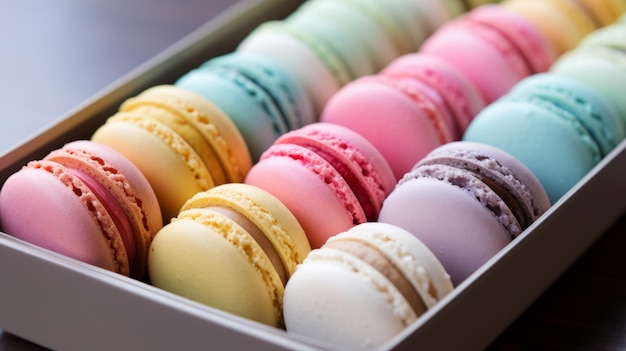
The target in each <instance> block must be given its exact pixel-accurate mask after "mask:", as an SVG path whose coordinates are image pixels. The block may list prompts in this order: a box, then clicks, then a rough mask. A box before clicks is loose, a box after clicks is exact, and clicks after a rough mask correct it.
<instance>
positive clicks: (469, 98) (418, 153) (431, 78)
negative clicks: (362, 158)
mask: <svg viewBox="0 0 626 351" xmlns="http://www.w3.org/2000/svg"><path fill="white" fill-rule="evenodd" d="M484 106H485V103H484V100H483V99H482V96H481V95H480V92H479V91H478V90H477V88H476V87H474V85H472V83H470V82H469V81H468V80H467V79H466V78H465V76H464V75H463V74H462V73H461V72H459V71H458V70H457V69H456V68H455V67H454V66H452V65H450V64H448V63H446V62H445V61H443V60H440V59H437V58H433V57H430V56H426V55H423V54H408V55H404V56H401V57H399V58H397V59H396V60H394V61H393V62H392V63H391V64H390V65H389V66H388V67H387V68H385V69H384V70H383V71H382V72H381V73H380V74H378V75H376V76H368V77H363V78H361V79H358V80H355V81H353V82H352V83H350V84H348V85H346V86H345V87H344V88H343V89H342V90H340V91H339V92H338V93H337V94H335V95H334V96H333V98H331V99H330V101H329V102H328V104H327V105H326V107H325V109H324V111H323V113H322V116H321V120H322V122H328V123H334V124H339V125H343V126H345V127H348V128H350V129H352V130H354V131H356V132H357V133H359V134H361V135H362V136H364V137H365V138H366V139H367V140H368V141H369V142H371V143H372V144H373V145H374V146H375V147H376V148H377V149H378V150H379V151H380V153H381V154H382V155H383V157H385V159H386V160H387V162H389V164H390V166H391V168H392V169H393V172H394V175H395V176H396V179H400V178H402V176H403V175H404V173H406V172H408V171H409V170H410V169H411V168H412V167H413V166H414V165H415V163H417V162H418V161H419V160H420V159H422V158H423V157H424V156H425V155H426V154H427V153H429V152H430V151H431V150H433V149H434V148H436V147H438V146H440V145H442V144H445V143H448V142H451V141H454V140H459V139H460V136H461V133H462V131H463V130H464V129H465V128H466V126H467V125H468V124H469V122H470V121H471V119H472V118H473V117H474V116H475V115H476V114H477V113H478V111H480V109H482V108H483V107H484Z"/></svg>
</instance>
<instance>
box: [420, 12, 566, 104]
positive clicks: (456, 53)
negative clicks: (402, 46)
mask: <svg viewBox="0 0 626 351" xmlns="http://www.w3.org/2000/svg"><path fill="white" fill-rule="evenodd" d="M421 52H423V53H426V54H428V55H433V56H435V57H438V58H440V59H442V60H445V61H447V62H449V63H451V64H452V65H454V66H455V67H457V68H458V69H459V70H460V71H462V72H463V74H465V75H466V76H467V77H468V78H469V79H470V80H471V81H472V82H473V83H474V84H475V85H476V86H477V87H478V89H479V90H480V91H481V93H482V94H483V97H484V98H485V101H486V102H487V103H491V102H493V101H495V100H496V99H497V98H499V97H500V96H502V95H504V93H506V92H507V91H508V90H509V89H511V87H512V86H513V85H514V84H515V83H517V82H518V81H519V80H521V79H522V78H524V77H527V76H529V75H531V74H534V73H539V72H545V71H547V70H548V68H549V67H550V65H551V64H552V62H554V60H555V59H556V55H557V52H556V49H555V48H554V47H553V46H552V45H551V43H550V42H549V41H548V39H547V38H546V37H545V35H544V34H543V33H542V32H541V31H539V29H538V28H537V27H536V26H535V25H534V24H533V23H532V22H531V21H529V20H528V19H527V18H525V17H523V16H521V15H519V14H518V13H516V12H514V11H512V10H510V9H509V8H507V7H504V6H501V5H497V4H494V5H483V6H480V7H478V8H476V9H474V10H472V11H470V12H468V13H467V14H465V15H463V16H461V17H459V18H458V19H455V20H453V21H450V22H448V23H447V24H446V25H444V26H443V27H441V28H440V29H439V30H437V31H436V32H435V33H434V34H433V35H432V36H430V37H429V38H428V39H427V40H426V41H425V42H424V44H423V45H422V47H421Z"/></svg>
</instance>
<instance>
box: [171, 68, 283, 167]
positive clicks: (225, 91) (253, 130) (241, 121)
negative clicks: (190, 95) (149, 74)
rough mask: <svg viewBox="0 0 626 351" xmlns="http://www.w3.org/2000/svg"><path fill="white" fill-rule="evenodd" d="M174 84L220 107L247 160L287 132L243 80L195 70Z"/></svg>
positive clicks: (242, 78) (253, 89)
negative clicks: (244, 144)
mask: <svg viewBox="0 0 626 351" xmlns="http://www.w3.org/2000/svg"><path fill="white" fill-rule="evenodd" d="M246 83H248V84H246ZM176 85H177V86H179V87H181V88H185V89H189V90H191V91H194V92H197V93H198V94H201V95H202V96H204V97H205V98H206V99H208V100H210V101H212V102H213V103H215V104H216V105H217V106H219V107H220V108H221V109H222V110H223V111H224V112H225V113H226V114H227V115H228V116H229V118H231V119H232V121H233V122H234V123H235V125H236V126H237V127H238V129H239V131H240V132H241V134H242V135H243V138H244V139H245V140H246V142H247V146H248V149H249V150H250V154H251V155H250V157H251V158H252V159H253V160H255V161H256V160H258V159H259V157H260V156H261V154H262V153H263V151H264V150H265V149H267V148H268V147H269V146H270V145H271V144H272V143H273V142H274V140H276V138H277V137H278V136H279V135H281V134H282V133H284V132H286V130H287V128H286V126H285V125H283V124H282V123H280V124H278V121H276V120H275V118H277V116H274V117H272V116H270V115H269V114H268V112H266V110H265V109H264V106H263V105H262V104H260V103H258V100H257V99H258V95H259V94H263V95H264V93H262V92H261V91H259V90H258V89H255V88H254V86H252V85H250V84H249V82H247V79H246V78H244V77H241V76H238V77H237V76H235V74H232V73H231V74H225V73H224V72H223V71H222V74H220V73H218V72H215V71H214V72H208V71H204V70H195V71H191V72H189V73H187V74H186V75H184V76H183V77H181V78H180V79H179V80H178V81H176ZM242 86H246V89H242Z"/></svg>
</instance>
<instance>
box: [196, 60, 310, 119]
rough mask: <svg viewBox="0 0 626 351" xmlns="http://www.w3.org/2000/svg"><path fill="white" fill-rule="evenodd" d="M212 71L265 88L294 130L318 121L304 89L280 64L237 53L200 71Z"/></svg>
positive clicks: (202, 66) (214, 61) (213, 62)
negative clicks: (225, 72) (238, 76)
mask: <svg viewBox="0 0 626 351" xmlns="http://www.w3.org/2000/svg"><path fill="white" fill-rule="evenodd" d="M211 67H219V68H224V69H231V70H235V71H237V72H239V73H241V74H243V75H244V76H246V77H249V78H250V79H252V80H253V81H255V83H257V84H258V85H260V86H262V87H263V88H264V89H265V90H267V91H268V94H269V95H271V96H272V97H273V98H274V99H276V101H277V103H278V105H279V106H280V108H281V110H282V111H283V112H284V113H285V114H286V118H287V120H288V123H287V125H289V126H290V129H296V128H299V127H302V126H304V125H307V124H309V123H313V122H315V120H316V119H317V117H316V116H315V115H314V113H313V105H312V103H311V100H310V99H309V96H308V95H307V94H306V91H305V90H304V87H303V86H302V85H300V82H298V81H297V80H295V78H294V77H292V76H291V75H290V74H289V73H288V72H286V71H285V69H284V68H283V67H282V66H281V65H280V64H279V63H278V62H276V61H274V60H272V59H270V58H268V57H264V56H260V55H253V54H243V53H240V52H234V53H231V54H226V55H222V56H218V57H216V58H213V59H211V60H209V61H207V62H205V63H204V64H202V65H201V66H200V69H204V68H211Z"/></svg>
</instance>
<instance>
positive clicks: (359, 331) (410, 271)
mask: <svg viewBox="0 0 626 351" xmlns="http://www.w3.org/2000/svg"><path fill="white" fill-rule="evenodd" d="M452 289H453V288H452V283H451V281H450V277H449V275H448V274H447V272H446V271H445V269H444V268H443V266H442V265H441V263H440V262H439V261H438V260H437V258H436V257H435V256H434V255H433V253H432V252H431V251H430V250H429V249H428V248H427V247H426V246H425V245H424V244H422V243H421V242H420V241H419V240H418V239H417V238H415V237H414V236H413V235H412V234H411V233H409V232H407V231H406V230H403V229H402V228H399V227H397V226H394V225H390V224H385V223H374V222H370V223H363V224H359V225H357V226H355V227H353V228H351V229H349V230H347V231H346V232H342V233H338V235H336V236H334V237H332V238H330V239H329V240H328V242H327V243H326V244H324V246H322V247H321V248H319V249H317V250H313V251H311V253H310V254H309V255H308V256H307V258H306V259H305V260H304V262H303V263H302V264H301V265H299V266H298V269H297V270H296V272H295V273H294V274H293V276H292V277H291V279H290V280H289V282H288V283H287V287H286V288H285V299H284V313H285V325H286V329H287V332H288V333H289V334H292V335H303V336H306V337H309V338H312V339H315V340H318V341H322V342H324V343H325V344H328V345H332V346H334V347H337V348H341V349H346V350H370V349H380V347H381V346H382V345H384V344H385V342H387V341H389V340H390V339H391V338H393V337H394V336H396V335H397V334H399V333H400V332H402V331H403V330H404V329H405V328H406V327H407V326H408V325H410V324H411V323H413V322H414V321H416V320H417V319H418V318H419V317H420V316H421V315H422V314H423V313H424V312H425V311H426V310H428V309H429V308H431V307H433V306H434V305H435V304H437V302H438V301H439V300H441V299H442V298H443V297H444V296H446V295H447V294H448V293H450V292H451V291H452Z"/></svg>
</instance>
